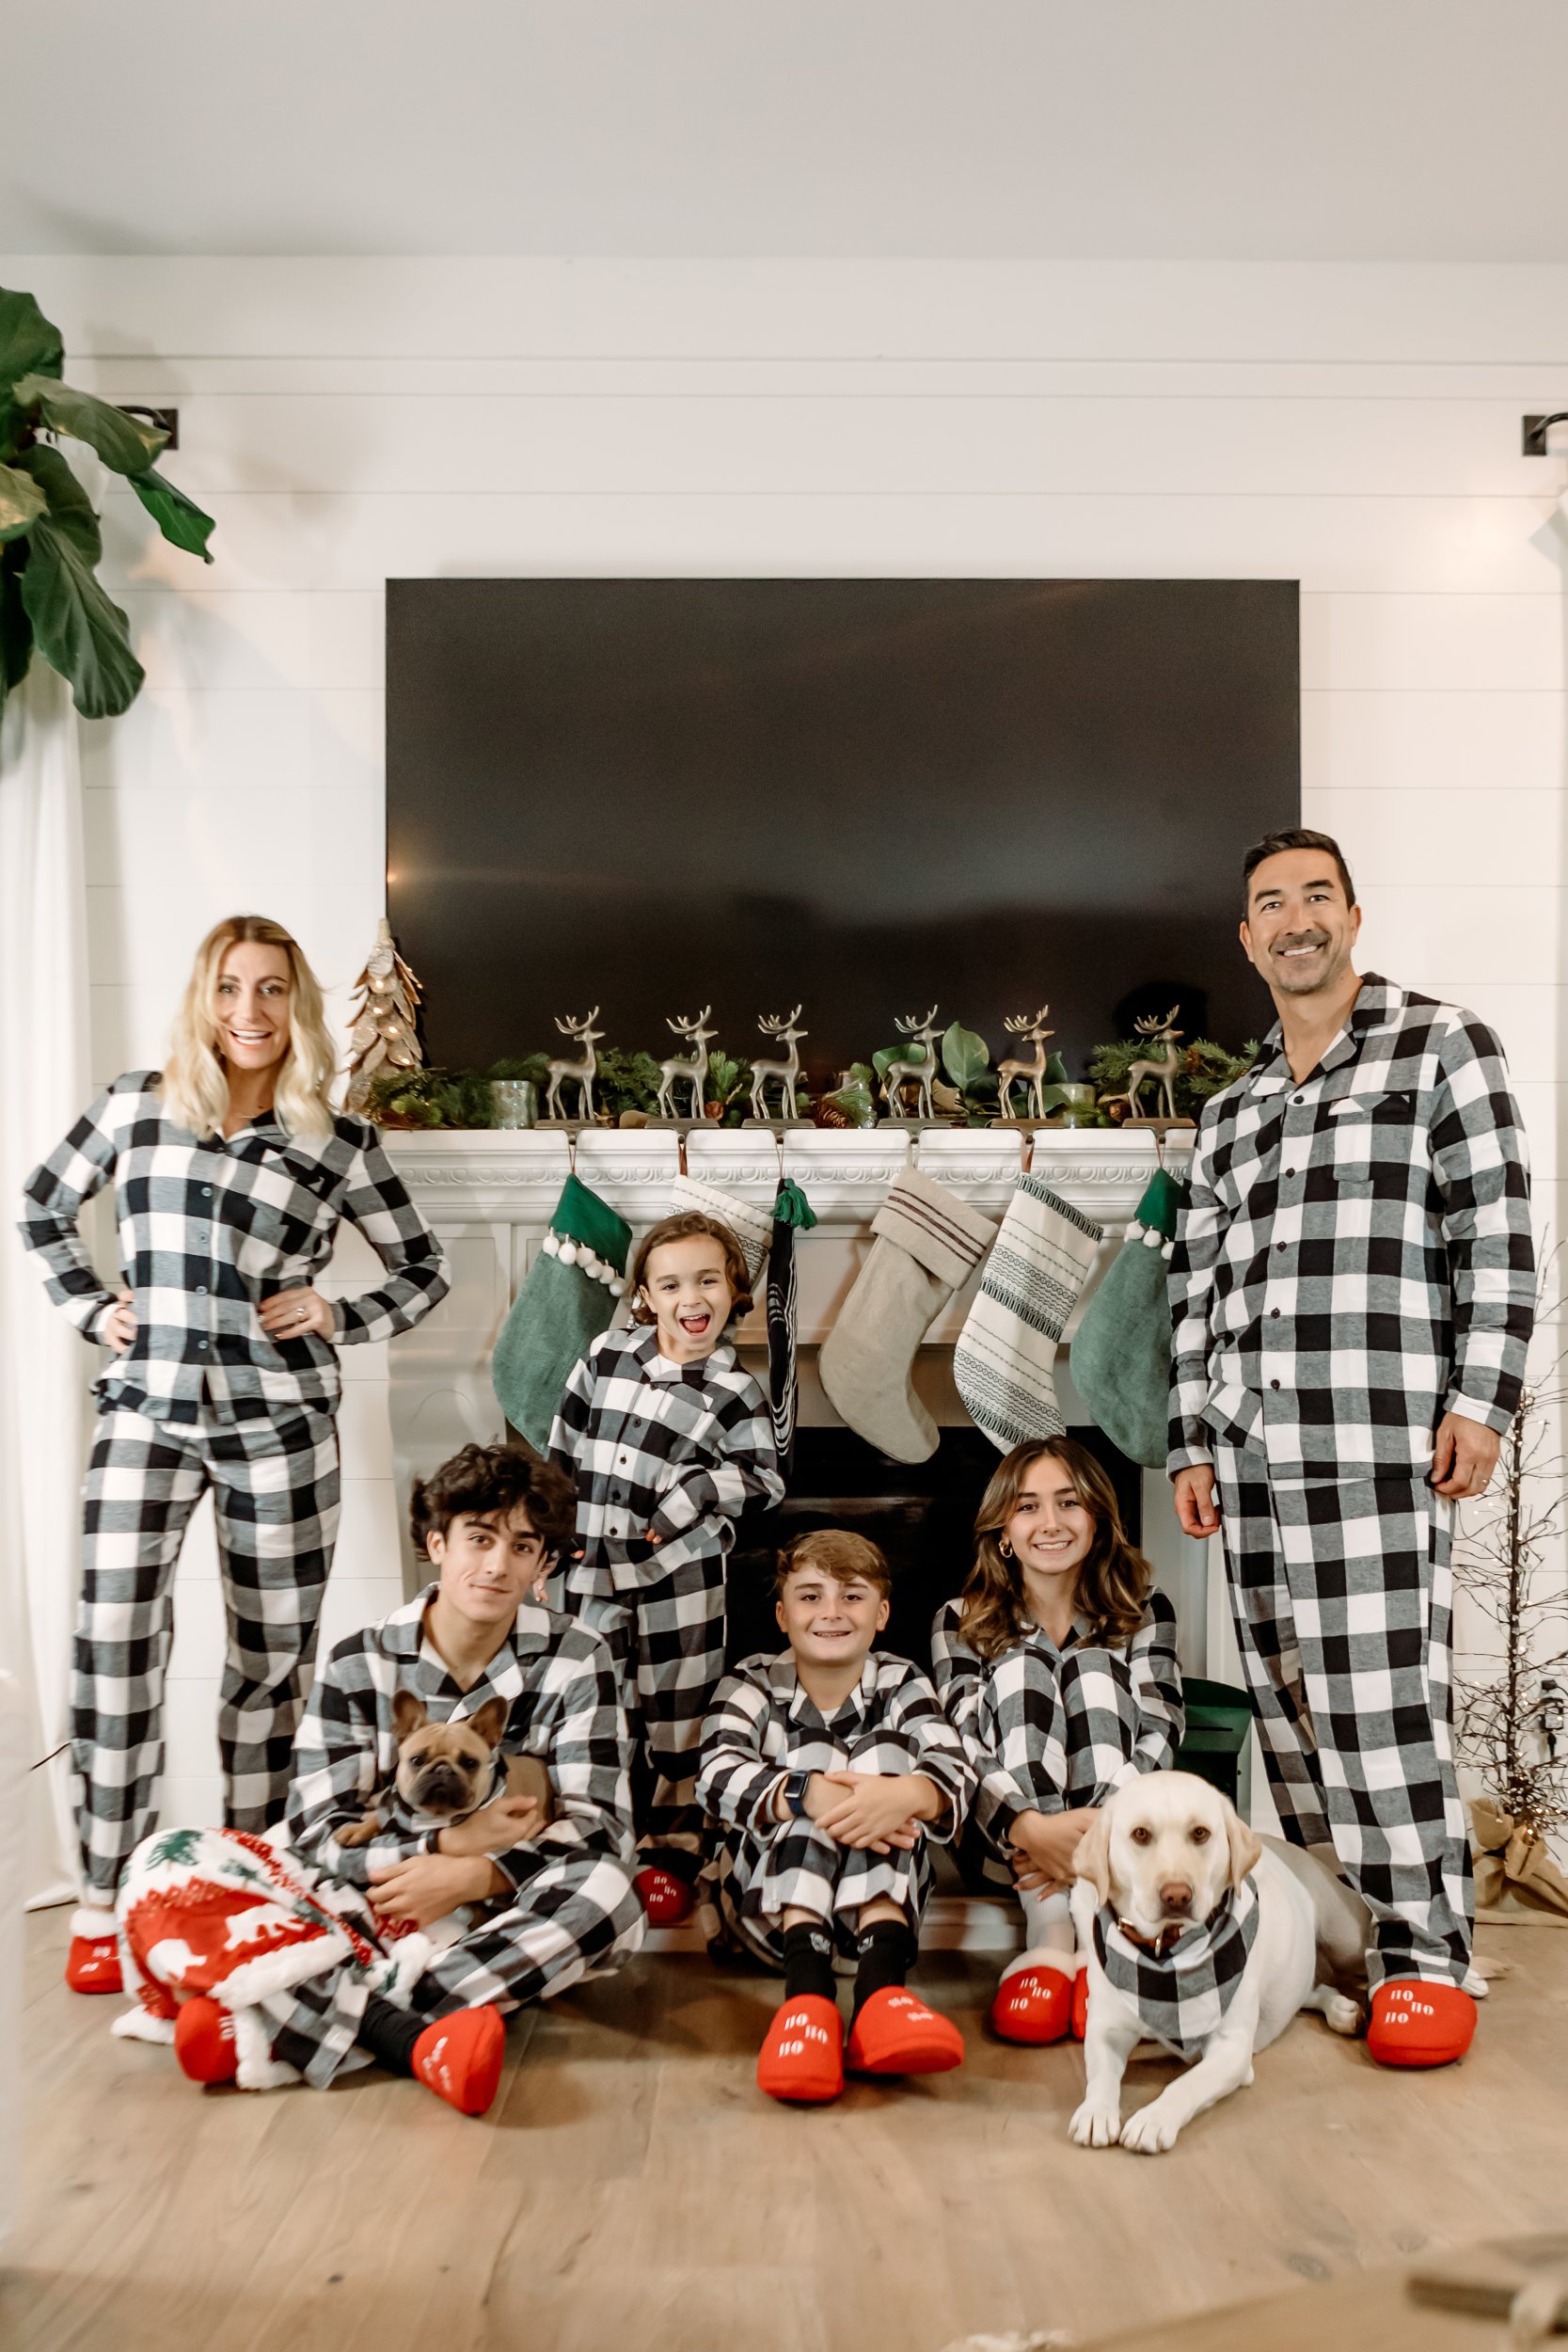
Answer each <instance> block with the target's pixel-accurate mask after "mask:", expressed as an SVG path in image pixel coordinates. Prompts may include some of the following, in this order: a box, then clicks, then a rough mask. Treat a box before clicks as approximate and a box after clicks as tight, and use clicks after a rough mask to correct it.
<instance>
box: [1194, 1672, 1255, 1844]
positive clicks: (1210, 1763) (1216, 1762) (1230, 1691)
mask: <svg viewBox="0 0 1568 2352" xmlns="http://www.w3.org/2000/svg"><path fill="white" fill-rule="evenodd" d="M1181 1691H1182V1696H1183V1698H1184V1699H1185V1700H1186V1704H1187V1728H1186V1732H1185V1734H1184V1736H1183V1738H1182V1741H1181V1745H1180V1747H1179V1748H1178V1749H1177V1751H1176V1769H1177V1771H1178V1772H1196V1774H1197V1776H1198V1778H1199V1779H1200V1780H1206V1781H1208V1782H1209V1783H1210V1785H1211V1786H1212V1788H1218V1789H1219V1790H1220V1791H1221V1793H1222V1794H1223V1795H1225V1796H1227V1797H1228V1798H1229V1799H1230V1802H1231V1804H1233V1805H1234V1806H1235V1808H1236V1810H1237V1812H1238V1813H1239V1814H1240V1815H1241V1817H1242V1819H1243V1821H1244V1820H1246V1819H1247V1813H1248V1807H1249V1805H1250V1804H1251V1802H1252V1739H1251V1733H1252V1702H1251V1700H1250V1699H1249V1698H1248V1697H1247V1694H1246V1692H1244V1691H1238V1690H1237V1689H1236V1687H1235V1685H1234V1683H1230V1682H1205V1681H1202V1680H1201V1679H1199V1678H1198V1677H1196V1676H1184V1677H1183V1678H1182V1684H1181Z"/></svg>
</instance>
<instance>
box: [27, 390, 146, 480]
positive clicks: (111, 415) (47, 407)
mask: <svg viewBox="0 0 1568 2352" xmlns="http://www.w3.org/2000/svg"><path fill="white" fill-rule="evenodd" d="M14 397H15V399H17V400H18V401H19V402H20V403H21V404H22V405H23V406H24V407H25V408H31V407H32V406H33V405H34V403H35V402H36V403H37V405H38V412H39V421H40V424H45V425H47V426H48V428H49V430H50V432H51V433H69V434H70V436H71V439H72V440H73V441H86V442H87V446H88V448H89V449H95V450H96V451H97V452H98V454H99V455H100V457H102V459H103V463H104V464H105V465H106V466H108V467H110V468H112V469H113V470H114V471H115V472H116V473H145V472H146V471H147V469H148V467H149V466H150V464H151V463H152V460H153V459H154V458H155V457H156V456H157V454H158V452H159V451H160V450H161V449H162V448H163V446H164V443H165V442H166V440H167V439H168V435H167V434H166V433H164V432H160V431H159V430H158V429H157V428H156V427H155V426H153V425H150V424H143V423H142V422H141V421H140V420H139V419H138V418H136V417H128V416H127V415H126V414H125V411H124V409H123V408H112V407H111V406H110V405H109V403H108V402H107V401H106V400H97V399H95V398H94V396H93V394H92V393H91V392H79V391H77V390H75V389H74V388H73V387H72V386H71V385H70V384H54V383H51V382H50V380H49V378H48V377H47V376H46V375H36V374H35V375H24V377H23V379H22V381H21V383H20V384H18V385H17V387H16V389H15V393H14Z"/></svg>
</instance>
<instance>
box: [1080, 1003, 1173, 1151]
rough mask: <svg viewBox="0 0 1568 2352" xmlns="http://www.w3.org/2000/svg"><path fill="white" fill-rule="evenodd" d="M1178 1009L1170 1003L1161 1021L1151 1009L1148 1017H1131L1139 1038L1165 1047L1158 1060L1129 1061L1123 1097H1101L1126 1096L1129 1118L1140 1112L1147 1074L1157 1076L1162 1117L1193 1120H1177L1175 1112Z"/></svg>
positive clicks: (1118, 1100) (1113, 1098) (1118, 1099)
mask: <svg viewBox="0 0 1568 2352" xmlns="http://www.w3.org/2000/svg"><path fill="white" fill-rule="evenodd" d="M1180 1009H1181V1008H1180V1005H1172V1007H1171V1009H1170V1010H1169V1012H1167V1013H1166V1015H1165V1017H1164V1020H1163V1021H1162V1020H1161V1019H1160V1018H1159V1016H1158V1014H1156V1013H1150V1014H1149V1016H1148V1020H1147V1021H1134V1023H1133V1024H1132V1026H1133V1027H1134V1028H1135V1029H1136V1030H1137V1033H1138V1035H1139V1036H1140V1037H1141V1038H1147V1039H1148V1042H1149V1043H1150V1045H1163V1046H1164V1049H1165V1050H1164V1053H1163V1054H1162V1055H1161V1057H1160V1058H1159V1060H1158V1061H1144V1060H1139V1061H1135V1062H1134V1063H1133V1064H1132V1068H1131V1070H1129V1072H1128V1073H1127V1092H1126V1096H1125V1098H1123V1097H1122V1096H1121V1095H1111V1096H1110V1097H1109V1098H1106V1097H1101V1100H1102V1101H1103V1100H1106V1099H1108V1100H1110V1101H1111V1102H1113V1103H1116V1102H1120V1101H1122V1100H1123V1099H1125V1101H1126V1104H1127V1116H1128V1118H1129V1120H1133V1119H1137V1118H1139V1117H1140V1116H1141V1113H1140V1110H1139V1106H1138V1097H1139V1095H1140V1093H1141V1092H1142V1090H1143V1086H1144V1081H1145V1080H1146V1079H1147V1078H1158V1079H1159V1081H1160V1090H1161V1093H1162V1095H1163V1096H1164V1105H1165V1112H1164V1115H1165V1118H1166V1119H1167V1120H1170V1121H1171V1122H1172V1124H1175V1125H1180V1126H1183V1127H1190V1126H1191V1125H1192V1123H1193V1122H1192V1120H1190V1119H1184V1120H1177V1116H1176V1073H1177V1072H1178V1071H1179V1070H1180V1067H1181V1057H1180V1054H1179V1053H1178V1052H1177V1050H1176V1046H1177V1040H1178V1039H1179V1038H1180V1036H1181V1031H1180V1029H1179V1028H1178V1027H1177V1025H1176V1016H1177V1014H1178V1013H1179V1012H1180Z"/></svg>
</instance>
